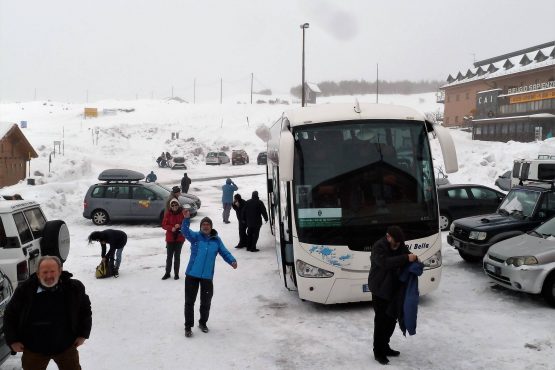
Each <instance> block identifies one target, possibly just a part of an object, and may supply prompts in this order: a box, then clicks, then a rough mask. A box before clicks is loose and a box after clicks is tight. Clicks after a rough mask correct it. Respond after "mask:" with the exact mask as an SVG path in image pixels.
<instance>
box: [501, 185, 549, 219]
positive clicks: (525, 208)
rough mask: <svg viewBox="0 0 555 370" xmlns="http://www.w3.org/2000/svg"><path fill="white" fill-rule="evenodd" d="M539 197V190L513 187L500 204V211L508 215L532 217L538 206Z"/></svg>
mask: <svg viewBox="0 0 555 370" xmlns="http://www.w3.org/2000/svg"><path fill="white" fill-rule="evenodd" d="M539 198H540V192H539V191H533V190H525V189H513V190H511V191H510V192H509V194H507V196H506V197H505V199H504V200H503V202H502V203H501V205H500V206H499V212H500V213H503V214H508V215H519V216H523V217H530V216H532V214H533V213H534V208H536V203H537V202H538V199H539Z"/></svg>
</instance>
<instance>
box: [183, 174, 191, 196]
mask: <svg viewBox="0 0 555 370" xmlns="http://www.w3.org/2000/svg"><path fill="white" fill-rule="evenodd" d="M189 185H191V179H190V178H189V176H187V175H185V176H183V178H182V179H181V191H182V192H183V193H187V192H188V191H189Z"/></svg>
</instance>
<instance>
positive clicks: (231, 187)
mask: <svg viewBox="0 0 555 370" xmlns="http://www.w3.org/2000/svg"><path fill="white" fill-rule="evenodd" d="M238 189H239V188H238V187H237V185H235V184H234V183H233V181H231V179H227V180H226V181H225V185H224V186H222V203H233V192H234V191H237V190H238Z"/></svg>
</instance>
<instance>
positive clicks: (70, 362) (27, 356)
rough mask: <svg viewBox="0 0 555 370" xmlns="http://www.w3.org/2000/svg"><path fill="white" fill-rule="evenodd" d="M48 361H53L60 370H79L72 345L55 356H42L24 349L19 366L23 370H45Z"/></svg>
mask: <svg viewBox="0 0 555 370" xmlns="http://www.w3.org/2000/svg"><path fill="white" fill-rule="evenodd" d="M50 360H54V362H55V363H56V365H58V369H60V370H81V365H79V352H78V351H77V348H75V346H73V345H72V346H71V347H69V348H68V349H66V350H65V351H64V352H62V353H59V354H57V355H42V354H40V353H35V352H31V351H29V350H27V349H26V350H24V351H23V356H21V366H22V367H23V370H45V369H46V367H47V366H48V363H49V362H50Z"/></svg>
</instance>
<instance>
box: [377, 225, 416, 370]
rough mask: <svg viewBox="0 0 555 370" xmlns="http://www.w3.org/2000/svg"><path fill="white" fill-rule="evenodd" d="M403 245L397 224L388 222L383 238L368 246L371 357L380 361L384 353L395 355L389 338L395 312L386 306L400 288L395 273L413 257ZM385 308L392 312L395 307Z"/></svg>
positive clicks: (413, 259)
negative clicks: (370, 298)
mask: <svg viewBox="0 0 555 370" xmlns="http://www.w3.org/2000/svg"><path fill="white" fill-rule="evenodd" d="M416 259H417V257H416V255H415V254H412V253H410V251H409V250H408V248H407V246H406V245H405V236H404V234H403V231H402V230H401V228H400V227H399V226H390V227H388V228H387V233H386V234H385V237H384V238H381V239H380V240H378V241H377V242H376V243H374V245H373V246H372V253H371V255H370V274H369V275H368V287H369V289H370V291H371V292H372V305H373V306H374V311H375V316H374V358H375V359H376V361H378V362H379V363H380V364H382V365H386V364H387V363H388V362H389V359H388V358H387V356H399V354H400V353H399V351H395V350H393V349H391V347H390V346H389V340H390V339H391V336H392V335H393V331H394V330H395V325H396V323H397V317H396V316H390V314H388V309H389V308H391V305H394V304H395V302H394V298H395V295H396V293H397V291H398V289H400V288H401V283H400V281H399V275H400V272H401V269H402V267H403V266H405V265H406V264H408V263H409V262H414V261H416ZM389 312H396V310H395V309H392V310H390V311H389Z"/></svg>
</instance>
